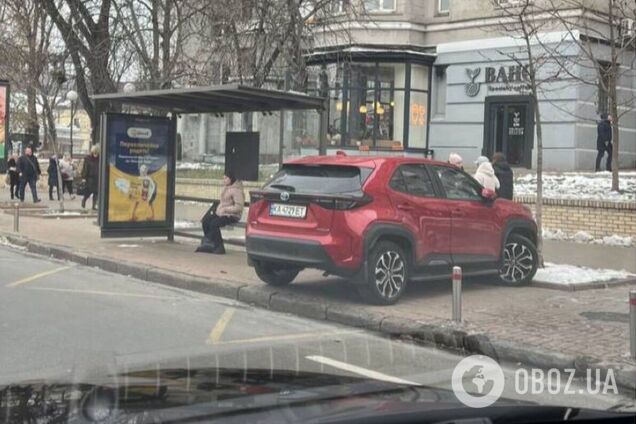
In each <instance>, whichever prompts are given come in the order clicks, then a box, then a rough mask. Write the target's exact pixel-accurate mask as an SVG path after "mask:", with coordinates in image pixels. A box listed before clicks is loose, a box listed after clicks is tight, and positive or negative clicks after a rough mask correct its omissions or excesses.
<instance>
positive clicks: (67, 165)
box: [60, 155, 75, 199]
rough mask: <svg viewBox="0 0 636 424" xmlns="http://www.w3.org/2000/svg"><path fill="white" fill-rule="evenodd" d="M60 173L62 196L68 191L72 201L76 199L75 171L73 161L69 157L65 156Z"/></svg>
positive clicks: (61, 162)
mask: <svg viewBox="0 0 636 424" xmlns="http://www.w3.org/2000/svg"><path fill="white" fill-rule="evenodd" d="M60 173H61V174H62V194H64V192H65V191H68V194H70V195H71V199H75V195H74V194H73V179H74V178H75V169H74V168H73V161H72V160H71V158H70V156H69V155H64V157H63V158H62V160H61V161H60Z"/></svg>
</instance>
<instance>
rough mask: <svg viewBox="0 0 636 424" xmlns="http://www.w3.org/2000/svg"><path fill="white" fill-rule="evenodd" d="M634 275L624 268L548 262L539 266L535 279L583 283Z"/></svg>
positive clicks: (536, 280)
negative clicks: (614, 268) (597, 267)
mask: <svg viewBox="0 0 636 424" xmlns="http://www.w3.org/2000/svg"><path fill="white" fill-rule="evenodd" d="M632 277H636V274H630V273H629V272H627V271H624V270H621V271H616V270H613V269H594V268H586V267H581V266H574V265H564V264H553V263H549V262H546V264H545V268H539V270H538V271H537V274H536V275H535V277H534V280H533V281H535V282H546V283H554V284H582V283H591V282H594V281H610V280H624V279H626V278H632Z"/></svg>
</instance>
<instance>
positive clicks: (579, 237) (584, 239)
mask: <svg viewBox="0 0 636 424" xmlns="http://www.w3.org/2000/svg"><path fill="white" fill-rule="evenodd" d="M572 239H573V240H574V241H575V242H577V243H589V242H591V241H592V240H594V236H592V235H591V234H590V233H586V232H585V231H579V232H578V233H576V234H574V237H572Z"/></svg>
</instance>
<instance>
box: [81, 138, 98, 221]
mask: <svg viewBox="0 0 636 424" xmlns="http://www.w3.org/2000/svg"><path fill="white" fill-rule="evenodd" d="M82 179H84V180H86V190H85V191H84V197H83V198H82V208H85V207H86V201H87V200H88V198H89V197H91V195H93V210H95V209H97V185H98V183H99V147H98V146H93V147H92V148H91V153H90V155H88V156H86V157H85V158H84V165H83V166H82Z"/></svg>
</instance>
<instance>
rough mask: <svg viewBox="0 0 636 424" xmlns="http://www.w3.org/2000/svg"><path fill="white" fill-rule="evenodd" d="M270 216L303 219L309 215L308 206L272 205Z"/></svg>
mask: <svg viewBox="0 0 636 424" xmlns="http://www.w3.org/2000/svg"><path fill="white" fill-rule="evenodd" d="M269 214H270V216H282V217H285V218H297V219H303V218H305V216H306V215H307V206H298V205H286V204H283V203H272V204H271V205H270V206H269Z"/></svg>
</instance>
